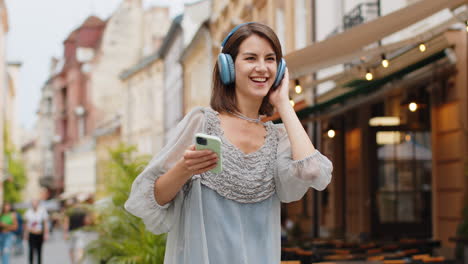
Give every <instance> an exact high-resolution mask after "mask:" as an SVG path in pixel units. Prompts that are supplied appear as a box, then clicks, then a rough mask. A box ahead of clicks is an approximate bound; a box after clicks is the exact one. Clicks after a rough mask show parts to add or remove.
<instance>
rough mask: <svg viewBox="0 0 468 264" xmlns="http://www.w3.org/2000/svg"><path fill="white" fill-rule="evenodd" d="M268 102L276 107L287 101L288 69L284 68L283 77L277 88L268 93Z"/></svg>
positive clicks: (287, 102)
mask: <svg viewBox="0 0 468 264" xmlns="http://www.w3.org/2000/svg"><path fill="white" fill-rule="evenodd" d="M269 100H270V103H271V104H272V105H273V106H274V107H275V108H277V109H278V107H279V106H281V105H285V104H288V105H290V103H289V70H288V68H286V71H285V72H284V78H283V80H282V81H281V83H280V85H279V86H278V88H277V89H276V90H274V91H272V92H271V93H270V97H269Z"/></svg>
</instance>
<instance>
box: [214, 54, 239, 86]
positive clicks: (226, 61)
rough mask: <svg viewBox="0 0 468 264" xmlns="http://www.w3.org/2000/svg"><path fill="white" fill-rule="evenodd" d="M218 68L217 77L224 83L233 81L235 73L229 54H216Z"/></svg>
mask: <svg viewBox="0 0 468 264" xmlns="http://www.w3.org/2000/svg"><path fill="white" fill-rule="evenodd" d="M218 70H219V77H220V78H221V82H222V83H223V84H224V85H229V84H231V83H233V82H234V80H235V78H236V74H235V71H234V63H233V61H232V57H231V55H229V54H224V53H220V54H219V55H218Z"/></svg>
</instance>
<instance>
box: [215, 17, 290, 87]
mask: <svg viewBox="0 0 468 264" xmlns="http://www.w3.org/2000/svg"><path fill="white" fill-rule="evenodd" d="M251 23H253V22H248V23H243V24H240V25H237V26H236V27H235V28H233V29H232V30H231V32H229V34H228V35H227V36H226V38H225V39H224V40H223V42H222V43H221V49H222V48H223V47H224V45H226V42H227V41H228V40H229V38H230V37H231V36H232V34H234V32H236V30H238V29H239V28H240V27H242V26H244V25H248V24H251ZM218 69H219V77H220V78H221V82H222V83H223V84H224V85H229V84H232V83H234V82H235V80H236V72H235V70H234V61H233V59H232V57H231V55H230V54H226V53H220V54H219V55H218ZM285 70H286V61H285V60H284V59H283V58H281V61H280V62H279V64H278V70H277V71H276V78H275V81H274V82H273V88H274V87H277V86H278V85H279V84H280V83H281V80H283V77H284V72H285Z"/></svg>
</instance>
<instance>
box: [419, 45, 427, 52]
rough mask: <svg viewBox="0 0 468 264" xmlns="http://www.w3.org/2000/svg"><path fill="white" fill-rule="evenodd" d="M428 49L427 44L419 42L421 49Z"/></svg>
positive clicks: (422, 50) (423, 50)
mask: <svg viewBox="0 0 468 264" xmlns="http://www.w3.org/2000/svg"><path fill="white" fill-rule="evenodd" d="M426 49H427V47H426V44H424V43H420V44H419V51H421V52H425V51H426Z"/></svg>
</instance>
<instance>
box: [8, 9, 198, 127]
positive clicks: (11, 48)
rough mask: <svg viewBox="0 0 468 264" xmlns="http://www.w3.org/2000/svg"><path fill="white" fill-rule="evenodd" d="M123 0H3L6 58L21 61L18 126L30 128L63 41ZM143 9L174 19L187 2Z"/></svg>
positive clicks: (109, 11)
mask: <svg viewBox="0 0 468 264" xmlns="http://www.w3.org/2000/svg"><path fill="white" fill-rule="evenodd" d="M121 1H122V0H6V6H7V10H8V20H9V21H8V22H9V26H10V29H9V30H10V31H9V32H8V35H7V59H8V61H9V62H21V63H22V67H21V74H20V80H19V81H20V83H19V89H18V93H17V98H18V99H17V116H18V117H17V120H18V124H19V125H20V126H22V127H24V128H26V129H31V128H32V126H33V125H34V121H35V120H36V111H37V108H38V102H39V98H40V90H41V87H42V85H43V84H44V83H45V81H46V80H47V78H48V69H49V62H50V58H51V57H52V56H55V57H62V54H63V49H62V47H63V44H62V42H63V40H64V39H65V38H66V37H67V36H68V34H69V33H70V32H71V31H72V30H73V29H75V28H76V27H78V26H79V25H80V24H81V23H82V22H83V21H84V20H85V19H86V18H87V17H88V16H89V15H92V14H93V15H97V16H98V17H100V18H102V19H107V18H108V17H109V16H110V14H112V12H113V11H114V10H115V9H116V8H117V7H118V5H119V4H120V2H121ZM143 2H144V5H145V7H147V6H151V5H155V4H156V3H157V4H158V5H161V4H162V5H171V7H172V9H171V14H172V15H173V16H174V15H175V14H177V13H180V12H181V11H182V10H183V4H182V3H183V2H192V1H189V0H172V1H171V0H143Z"/></svg>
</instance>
